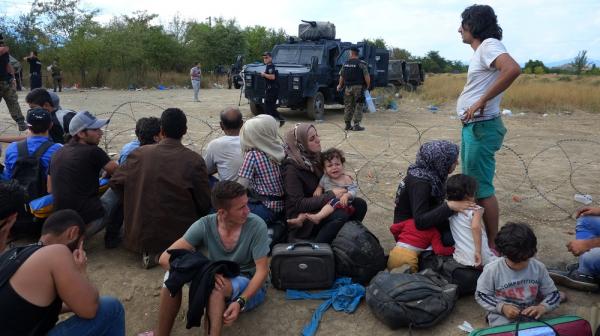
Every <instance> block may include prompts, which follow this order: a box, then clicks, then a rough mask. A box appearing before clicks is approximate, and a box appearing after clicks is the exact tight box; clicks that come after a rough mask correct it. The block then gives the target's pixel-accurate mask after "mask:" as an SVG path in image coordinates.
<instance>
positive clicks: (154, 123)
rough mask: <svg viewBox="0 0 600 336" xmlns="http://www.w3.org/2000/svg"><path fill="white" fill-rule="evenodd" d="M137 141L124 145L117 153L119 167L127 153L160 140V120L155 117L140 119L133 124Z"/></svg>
mask: <svg viewBox="0 0 600 336" xmlns="http://www.w3.org/2000/svg"><path fill="white" fill-rule="evenodd" d="M135 136H136V138H137V139H135V140H133V141H131V142H129V143H127V144H125V146H123V148H122V149H121V153H119V161H118V162H119V165H123V163H125V160H127V157H128V156H129V153H131V152H133V151H134V150H135V149H136V148H138V147H140V146H144V145H152V144H155V143H157V142H158V141H159V140H160V120H159V119H158V118H156V117H145V118H140V119H138V121H137V122H136V123H135Z"/></svg>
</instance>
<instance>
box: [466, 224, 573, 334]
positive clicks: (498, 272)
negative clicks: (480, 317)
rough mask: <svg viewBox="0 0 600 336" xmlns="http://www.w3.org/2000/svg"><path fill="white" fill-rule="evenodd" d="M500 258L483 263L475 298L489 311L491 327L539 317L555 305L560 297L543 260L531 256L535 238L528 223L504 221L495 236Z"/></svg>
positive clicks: (535, 248) (535, 243) (535, 244)
mask: <svg viewBox="0 0 600 336" xmlns="http://www.w3.org/2000/svg"><path fill="white" fill-rule="evenodd" d="M495 242H496V248H497V249H498V252H500V255H501V256H502V257H501V258H498V259H497V260H495V261H493V262H491V263H489V264H487V265H485V267H484V268H483V273H482V274H481V276H480V277H479V280H478V281H477V291H476V292H475V300H476V301H477V303H479V305H481V306H482V307H483V308H484V309H485V310H487V311H488V315H487V321H488V323H489V325H490V326H492V327H494V326H498V325H502V324H507V323H511V322H514V321H515V320H518V319H519V318H520V317H522V316H527V317H530V318H535V319H538V318H540V317H541V316H542V315H544V314H545V313H547V312H550V311H552V310H554V309H556V308H557V307H558V305H559V304H560V301H561V296H560V293H559V292H558V290H557V289H556V286H555V285H554V282H552V279H550V276H549V275H548V270H546V266H544V264H543V263H541V262H540V261H538V260H537V259H535V258H533V256H535V254H536V252H537V238H536V237H535V234H534V233H533V231H532V230H531V228H530V227H529V226H528V225H527V224H522V223H507V224H505V225H504V226H503V227H502V229H501V230H500V232H498V235H497V236H496V240H495Z"/></svg>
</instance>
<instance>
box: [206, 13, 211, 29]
mask: <svg viewBox="0 0 600 336" xmlns="http://www.w3.org/2000/svg"><path fill="white" fill-rule="evenodd" d="M207 19H208V26H209V27H211V28H212V16H209V17H207Z"/></svg>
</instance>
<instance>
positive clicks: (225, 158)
mask: <svg viewBox="0 0 600 336" xmlns="http://www.w3.org/2000/svg"><path fill="white" fill-rule="evenodd" d="M220 116H221V123H220V125H221V129H222V130H223V133H225V135H224V136H222V137H220V138H217V139H214V140H213V141H211V142H209V143H208V146H206V152H205V153H204V161H206V168H207V169H208V174H209V175H212V174H214V173H218V174H219V180H221V181H224V180H229V181H235V180H236V179H237V175H238V171H239V170H240V167H241V166H242V162H243V157H242V148H241V144H240V129H241V128H242V125H243V124H244V121H243V120H242V113H241V112H240V110H239V109H238V108H237V107H231V106H229V107H226V108H225V109H224V110H223V111H221V115H220Z"/></svg>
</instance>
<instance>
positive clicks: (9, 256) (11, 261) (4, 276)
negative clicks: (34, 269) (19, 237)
mask: <svg viewBox="0 0 600 336" xmlns="http://www.w3.org/2000/svg"><path fill="white" fill-rule="evenodd" d="M43 246H44V245H42V243H36V244H31V245H26V246H19V247H14V248H12V249H10V250H8V251H6V252H4V253H2V254H0V287H2V286H4V284H6V282H8V280H10V278H11V277H12V276H13V274H15V273H16V272H17V270H18V269H19V267H21V265H23V263H24V262H25V260H27V258H29V257H30V256H31V255H32V254H33V253H34V252H35V251H37V250H39V249H40V248H42V247H43Z"/></svg>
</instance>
